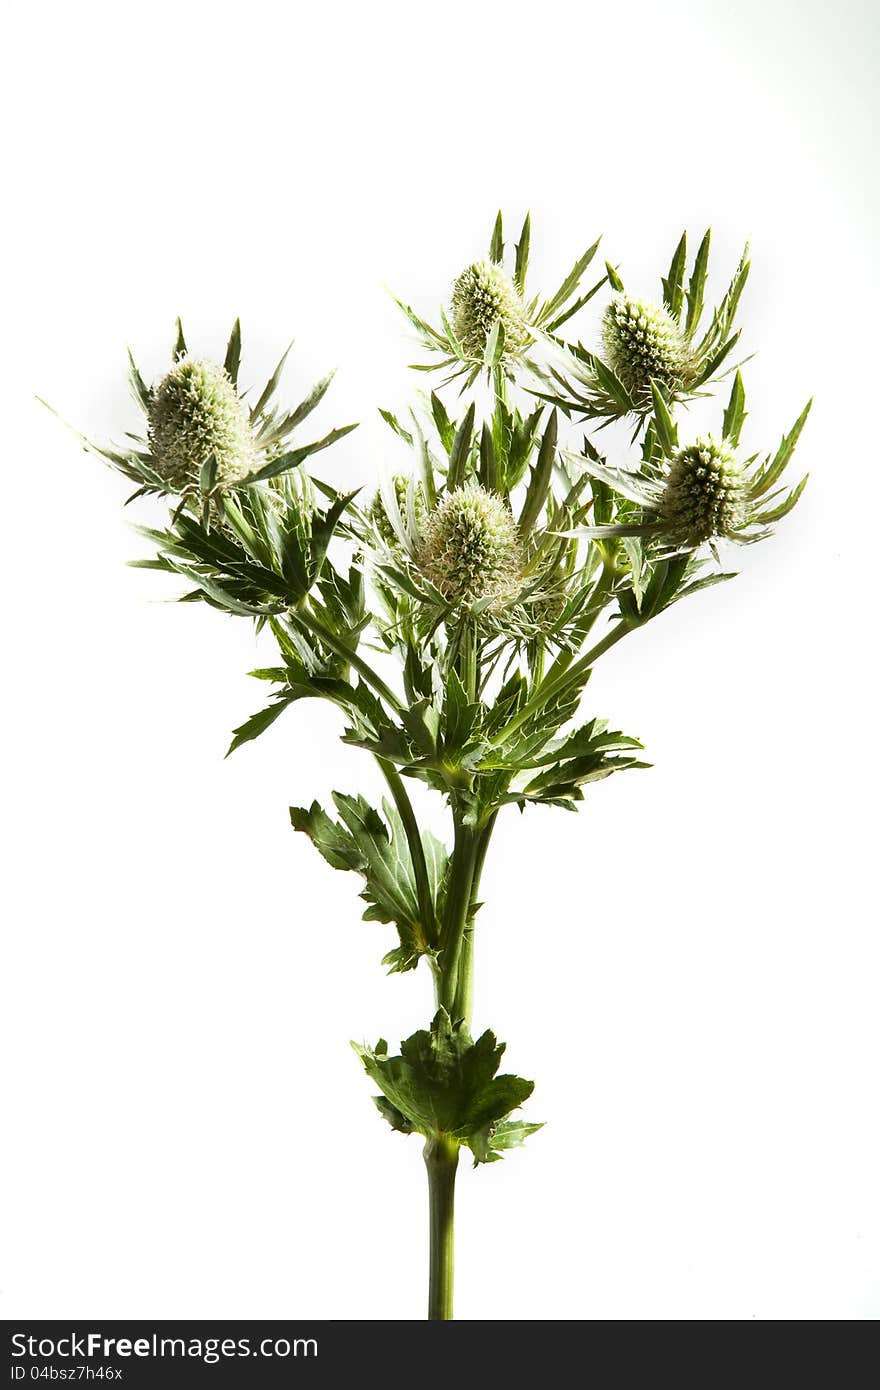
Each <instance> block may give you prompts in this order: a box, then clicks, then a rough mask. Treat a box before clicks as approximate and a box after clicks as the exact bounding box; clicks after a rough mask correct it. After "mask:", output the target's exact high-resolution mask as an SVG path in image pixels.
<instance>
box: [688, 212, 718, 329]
mask: <svg viewBox="0 0 880 1390" xmlns="http://www.w3.org/2000/svg"><path fill="white" fill-rule="evenodd" d="M711 240H712V229H711V228H709V229H708V230H707V231H706V234H705V236H704V237H703V240H702V241H701V242H700V246H699V250H698V251H697V254H696V258H695V260H694V268H693V271H692V272H691V278H690V280H689V281H688V287H687V314H686V316H685V321H684V331H685V337H687V338H689V337H690V336H691V334H692V333H694V332H695V331H696V328H697V325H698V324H699V322H700V318H701V316H702V313H703V297H704V293H705V289H706V276H707V274H708V272H709V245H710V243H711Z"/></svg>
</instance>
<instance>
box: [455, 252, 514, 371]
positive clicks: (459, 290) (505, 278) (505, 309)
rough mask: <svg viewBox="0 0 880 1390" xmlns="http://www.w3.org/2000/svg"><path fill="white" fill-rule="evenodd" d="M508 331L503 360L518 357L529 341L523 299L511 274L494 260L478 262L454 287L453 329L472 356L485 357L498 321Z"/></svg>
mask: <svg viewBox="0 0 880 1390" xmlns="http://www.w3.org/2000/svg"><path fill="white" fill-rule="evenodd" d="M499 319H500V320H501V324H502V326H503V328H504V351H503V354H502V356H503V357H514V356H515V355H516V354H517V353H518V352H519V351H520V349H521V348H523V347H524V346H525V344H526V343H527V342H528V338H529V328H528V324H527V322H526V308H525V304H524V303H523V297H522V295H521V294H520V292H519V290H518V289H517V287H516V285H515V284H514V283H513V281H512V280H511V278H510V276H509V275H506V274H505V273H504V271H503V270H502V269H501V267H500V266H497V265H493V264H492V262H491V261H476V262H474V264H473V265H469V266H468V268H467V270H463V271H462V273H461V274H460V275H459V277H458V279H457V280H456V282H455V284H454V285H453V287H452V327H453V328H454V329H455V336H456V337H457V338H458V340H459V342H460V343H461V345H462V347H463V348H464V350H465V352H466V353H467V354H468V356H469V357H482V356H483V353H484V351H485V348H486V341H487V339H488V337H489V334H490V333H491V332H492V329H493V328H494V327H495V324H496V323H497V322H498V320H499Z"/></svg>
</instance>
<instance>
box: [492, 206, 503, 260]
mask: <svg viewBox="0 0 880 1390" xmlns="http://www.w3.org/2000/svg"><path fill="white" fill-rule="evenodd" d="M489 260H490V261H493V262H494V263H495V265H500V264H501V262H502V261H503V260H504V229H503V225H502V220H501V211H500V209H499V211H498V216H497V217H496V218H495V225H494V227H493V228H492V239H491V241H490V242H489Z"/></svg>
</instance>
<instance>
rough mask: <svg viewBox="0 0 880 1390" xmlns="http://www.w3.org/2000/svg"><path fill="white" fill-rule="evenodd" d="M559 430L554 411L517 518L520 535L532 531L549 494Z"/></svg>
mask: <svg viewBox="0 0 880 1390" xmlns="http://www.w3.org/2000/svg"><path fill="white" fill-rule="evenodd" d="M558 430H559V419H558V416H557V413H556V411H555V410H554V411H552V412H551V415H550V419H549V420H548V421H547V427H546V429H545V430H544V437H543V439H542V440H541V447H540V449H539V450H538V457H537V460H536V461H535V466H534V468H533V469H532V476H531V478H530V479H529V486H528V490H527V492H526V497H525V501H524V503H523V508H522V512H521V513H520V518H519V530H520V535H521V536H523V537H526V536H528V535H530V534H531V532H532V530H533V529H534V527H535V525H536V523H537V521H538V517H539V516H540V515H541V510H542V508H543V506H544V503H545V502H546V501H547V497H548V494H549V492H550V483H551V481H552V478H553V465H554V464H555V462H556V440H557V434H558Z"/></svg>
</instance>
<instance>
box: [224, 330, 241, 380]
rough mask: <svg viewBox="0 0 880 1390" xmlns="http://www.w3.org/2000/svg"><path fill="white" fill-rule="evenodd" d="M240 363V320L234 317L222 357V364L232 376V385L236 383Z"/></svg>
mask: <svg viewBox="0 0 880 1390" xmlns="http://www.w3.org/2000/svg"><path fill="white" fill-rule="evenodd" d="M240 364H241V320H240V319H236V320H235V323H234V324H233V325H232V332H231V333H230V335H229V342H228V343H227V345H226V356H225V358H224V359H223V366H224V368H225V369H226V371H227V372H228V373H229V375H230V377H231V378H232V384H233V386H237V385H238V368H239V365H240Z"/></svg>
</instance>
